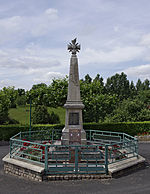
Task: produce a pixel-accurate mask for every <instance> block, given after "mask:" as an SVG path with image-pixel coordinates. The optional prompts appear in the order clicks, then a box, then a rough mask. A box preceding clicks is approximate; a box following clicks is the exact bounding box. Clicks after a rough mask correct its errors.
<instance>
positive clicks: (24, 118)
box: [9, 105, 65, 125]
mask: <svg viewBox="0 0 150 194" xmlns="http://www.w3.org/2000/svg"><path fill="white" fill-rule="evenodd" d="M33 111H34V107H32V113H33ZM52 111H53V112H54V113H56V114H58V116H59V118H60V122H61V124H65V109H64V108H62V107H58V108H50V107H48V112H49V113H51V112H52ZM9 117H10V118H12V119H15V120H17V121H19V123H20V124H23V125H25V124H29V120H30V106H29V105H27V106H18V107H17V108H11V109H10V110H9Z"/></svg>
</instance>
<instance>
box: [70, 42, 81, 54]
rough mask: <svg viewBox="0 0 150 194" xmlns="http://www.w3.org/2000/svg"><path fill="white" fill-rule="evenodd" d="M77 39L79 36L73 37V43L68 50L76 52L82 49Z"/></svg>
mask: <svg viewBox="0 0 150 194" xmlns="http://www.w3.org/2000/svg"><path fill="white" fill-rule="evenodd" d="M76 41H77V38H75V39H73V40H72V41H71V43H69V44H68V50H69V52H71V53H72V54H76V52H79V50H80V45H79V44H78V43H76Z"/></svg>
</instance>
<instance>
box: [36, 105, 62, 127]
mask: <svg viewBox="0 0 150 194" xmlns="http://www.w3.org/2000/svg"><path fill="white" fill-rule="evenodd" d="M33 123H34V124H56V123H60V119H59V117H58V115H56V114H55V113H54V112H52V113H51V114H49V113H48V110H47V108H46V107H45V106H43V105H37V106H36V107H35V110H34V112H33Z"/></svg>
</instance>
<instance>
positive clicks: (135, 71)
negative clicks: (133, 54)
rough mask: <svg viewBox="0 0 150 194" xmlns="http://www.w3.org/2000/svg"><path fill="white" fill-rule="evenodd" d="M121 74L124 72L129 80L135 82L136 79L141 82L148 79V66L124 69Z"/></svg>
mask: <svg viewBox="0 0 150 194" xmlns="http://www.w3.org/2000/svg"><path fill="white" fill-rule="evenodd" d="M123 72H125V73H126V74H127V75H128V77H129V78H130V79H131V80H132V79H133V80H137V79H138V78H140V79H142V80H145V79H150V64H146V65H139V66H135V67H129V68H127V69H124V70H123Z"/></svg>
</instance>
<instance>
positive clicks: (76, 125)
mask: <svg viewBox="0 0 150 194" xmlns="http://www.w3.org/2000/svg"><path fill="white" fill-rule="evenodd" d="M68 50H69V51H71V52H72V56H71V59H70V72H69V85H68V96H67V102H66V104H65V105H64V107H65V108H66V120H65V128H64V129H63V131H62V139H61V140H62V145H81V144H83V145H85V144H86V133H85V131H84V129H83V121H82V109H83V108H84V105H83V103H82V101H81V98H80V82H79V73H78V59H77V55H76V52H77V51H79V50H80V45H78V43H76V39H74V40H72V43H70V44H69V45H68Z"/></svg>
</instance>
